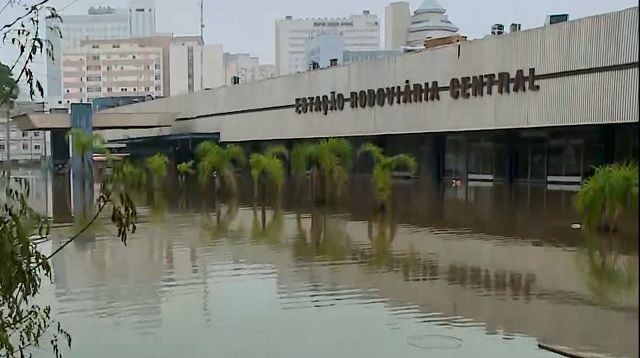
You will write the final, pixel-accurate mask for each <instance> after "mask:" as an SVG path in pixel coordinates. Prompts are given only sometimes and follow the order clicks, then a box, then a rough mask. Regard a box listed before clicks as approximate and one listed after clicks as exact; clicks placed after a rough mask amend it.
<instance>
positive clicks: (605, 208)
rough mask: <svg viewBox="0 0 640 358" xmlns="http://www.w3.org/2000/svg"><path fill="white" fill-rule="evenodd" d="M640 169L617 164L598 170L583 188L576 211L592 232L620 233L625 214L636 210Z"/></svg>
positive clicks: (635, 166)
mask: <svg viewBox="0 0 640 358" xmlns="http://www.w3.org/2000/svg"><path fill="white" fill-rule="evenodd" d="M637 203H638V165H637V164H636V163H616V164H610V165H606V166H602V167H598V168H596V171H595V174H594V175H593V176H592V177H591V178H589V179H588V180H587V181H586V182H584V183H583V184H582V186H581V187H580V190H579V191H578V194H577V196H576V207H577V209H578V212H579V213H580V215H581V217H582V219H583V221H584V224H585V226H586V227H587V228H588V229H590V230H594V229H596V230H605V231H613V230H617V228H618V222H619V219H620V216H621V215H622V214H623V212H624V211H625V210H629V209H631V208H637V205H638V204H637Z"/></svg>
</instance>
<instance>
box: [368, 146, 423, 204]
mask: <svg viewBox="0 0 640 358" xmlns="http://www.w3.org/2000/svg"><path fill="white" fill-rule="evenodd" d="M365 153H368V154H370V155H371V157H372V158H373V161H374V167H373V179H372V181H373V184H374V186H375V189H376V195H377V196H378V199H379V200H380V207H381V209H382V210H383V211H384V210H385V207H386V205H387V204H388V202H389V199H390V197H391V189H392V184H393V178H392V176H393V171H394V170H395V169H398V168H405V169H407V170H409V172H411V174H415V172H416V168H417V164H416V160H415V158H414V157H412V156H411V155H408V154H398V155H395V156H392V157H389V156H386V155H384V154H383V153H382V149H380V147H378V146H376V145H374V144H371V143H365V144H363V145H362V147H360V150H359V151H358V156H361V155H363V154H365Z"/></svg>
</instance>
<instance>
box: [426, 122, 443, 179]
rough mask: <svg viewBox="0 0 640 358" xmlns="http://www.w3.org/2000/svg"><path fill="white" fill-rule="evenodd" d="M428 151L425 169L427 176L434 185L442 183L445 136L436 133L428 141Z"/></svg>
mask: <svg viewBox="0 0 640 358" xmlns="http://www.w3.org/2000/svg"><path fill="white" fill-rule="evenodd" d="M427 143H428V144H427V150H426V151H425V158H424V164H423V167H424V168H425V169H426V172H425V176H426V177H427V178H428V179H429V181H430V182H431V183H433V184H436V185H439V184H440V183H442V172H443V171H444V150H445V135H444V134H442V133H436V134H432V135H430V136H429V138H428V139H427Z"/></svg>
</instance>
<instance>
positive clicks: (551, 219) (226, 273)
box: [44, 180, 638, 357]
mask: <svg viewBox="0 0 640 358" xmlns="http://www.w3.org/2000/svg"><path fill="white" fill-rule="evenodd" d="M248 188H249V186H248V184H247V185H245V186H244V187H243V189H242V190H241V191H242V193H245V192H247V193H250V189H248ZM176 192H178V191H176ZM173 194H176V193H175V192H174V193H173ZM571 197H572V193H570V192H559V191H549V190H545V189H544V188H542V189H541V188H535V187H527V186H518V187H515V188H511V189H507V188H503V187H499V186H496V187H471V188H458V189H451V188H448V189H444V190H429V189H425V186H423V185H420V184H419V183H414V182H407V183H401V184H399V185H398V186H397V189H396V191H395V192H394V201H393V205H392V206H391V208H390V209H389V210H388V212H387V213H386V214H384V215H381V214H376V213H375V210H373V209H374V207H375V204H374V201H373V199H372V196H371V195H370V191H369V187H368V180H354V181H352V183H351V184H350V186H349V190H348V198H346V199H345V200H343V201H339V202H337V203H335V205H332V206H331V208H330V209H327V208H312V207H311V206H310V205H308V204H300V205H294V200H293V198H294V196H293V195H291V196H290V197H285V199H284V202H283V210H281V211H274V210H272V209H270V208H267V209H265V210H264V211H263V210H261V209H258V210H256V211H254V210H253V209H252V208H251V207H250V206H247V205H246V204H248V203H249V202H250V200H249V198H248V197H247V195H245V194H243V195H242V196H241V199H240V203H244V204H245V205H244V206H243V205H241V204H236V205H234V204H229V203H228V202H227V203H224V204H223V205H220V207H219V211H218V214H216V211H215V210H211V212H210V213H206V214H205V213H202V208H203V206H207V205H208V206H210V207H213V206H214V205H212V203H213V200H212V199H210V196H207V195H204V194H193V195H190V196H189V198H187V199H184V198H183V200H178V199H179V198H177V197H169V198H167V199H166V203H165V204H166V208H167V212H166V213H160V214H157V213H154V214H153V215H151V219H150V221H148V222H146V223H144V224H142V225H141V226H140V228H139V231H138V233H136V234H135V235H133V237H132V238H131V239H130V243H129V245H127V246H126V247H125V246H123V245H122V244H121V243H120V242H119V241H118V240H116V239H113V238H110V237H108V235H104V234H99V235H98V236H97V238H96V239H95V240H89V241H83V242H76V243H74V245H71V246H70V247H68V248H67V249H66V250H65V251H63V253H62V254H60V255H58V256H57V257H55V259H54V262H53V267H54V271H55V277H54V284H53V285H52V287H51V288H50V289H49V290H48V291H47V292H46V293H45V297H44V298H45V299H50V300H51V301H52V302H54V304H53V306H54V311H55V316H56V318H58V319H59V320H60V321H61V322H62V323H63V324H64V325H65V327H66V328H67V329H69V330H70V332H71V334H72V335H73V337H74V344H73V349H72V350H71V352H70V353H69V356H71V357H87V356H91V357H113V356H123V357H175V356H178V355H180V354H188V355H189V356H193V357H204V356H220V357H249V356H265V357H301V356H307V357H309V356H311V357H327V356H350V357H389V356H396V357H424V356H430V357H468V356H486V357H538V356H540V357H544V356H549V357H553V356H554V355H553V354H551V353H548V352H546V351H543V350H540V349H538V348H537V342H544V343H549V344H557V345H564V346H569V347H572V348H573V349H576V350H582V351H592V352H599V353H606V354H607V355H611V356H629V357H637V356H638V338H637V337H638V287H637V277H638V261H637V260H638V255H637V252H638V246H637V239H636V237H637V219H635V221H634V220H630V224H629V225H628V229H627V230H626V232H625V233H623V234H621V235H620V237H616V238H614V239H613V240H611V241H609V240H608V239H594V240H595V241H594V242H595V244H594V246H593V247H598V248H600V250H597V249H591V250H589V249H587V245H586V242H587V241H586V240H585V237H584V234H583V233H582V232H581V231H580V230H572V229H571V228H570V227H569V226H570V224H571V223H572V222H576V220H577V219H576V215H575V212H574V211H573V208H572V202H571V200H572V199H571ZM178 208H182V209H181V210H178ZM63 238H64V232H57V233H56V237H54V238H53V240H52V248H55V247H57V245H59V244H60V242H61V240H62V239H63ZM590 242H591V241H590Z"/></svg>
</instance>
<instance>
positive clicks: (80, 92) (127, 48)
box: [62, 40, 164, 105]
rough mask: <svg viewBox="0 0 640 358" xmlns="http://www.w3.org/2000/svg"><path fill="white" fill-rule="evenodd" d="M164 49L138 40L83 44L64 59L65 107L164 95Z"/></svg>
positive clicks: (85, 42)
mask: <svg viewBox="0 0 640 358" xmlns="http://www.w3.org/2000/svg"><path fill="white" fill-rule="evenodd" d="M162 56H163V49H162V48H161V47H146V46H141V45H140V44H139V43H137V42H135V41H126V40H118V41H110V40H101V41H83V46H82V47H81V49H80V51H77V52H69V53H66V54H65V55H64V56H63V61H62V64H63V87H64V94H63V99H64V104H65V105H69V104H71V103H82V102H91V101H92V100H93V99H95V98H100V97H112V96H130V95H141V96H145V95H150V96H153V97H156V96H162V95H164V87H163V61H162Z"/></svg>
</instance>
